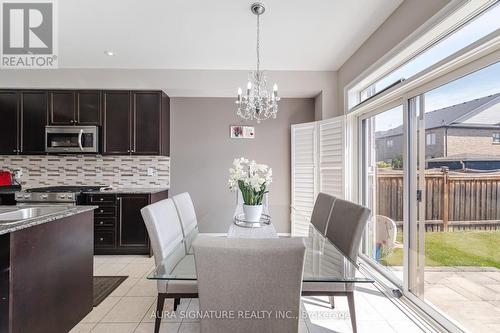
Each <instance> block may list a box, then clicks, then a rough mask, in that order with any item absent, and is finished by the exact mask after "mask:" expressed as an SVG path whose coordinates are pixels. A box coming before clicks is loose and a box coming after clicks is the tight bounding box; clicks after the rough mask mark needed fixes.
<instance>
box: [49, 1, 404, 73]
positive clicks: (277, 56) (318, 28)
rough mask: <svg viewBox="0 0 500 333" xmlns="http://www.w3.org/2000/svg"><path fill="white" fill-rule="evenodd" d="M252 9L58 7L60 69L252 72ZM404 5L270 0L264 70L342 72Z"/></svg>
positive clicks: (228, 5) (208, 5)
mask: <svg viewBox="0 0 500 333" xmlns="http://www.w3.org/2000/svg"><path fill="white" fill-rule="evenodd" d="M251 2H252V0H215V1H207V0H190V1H187V0H147V1H144V0H143V1H140V0H106V1H102V0H86V1H81V0H64V1H58V2H57V3H58V4H57V6H58V11H59V15H58V17H59V21H58V26H59V28H58V34H59V67H60V68H61V67H62V68H163V69H215V70H243V69H244V70H247V69H251V68H253V67H254V66H255V26H256V18H255V16H254V15H253V14H251V12H250V9H249V7H250V4H251ZM401 2H402V0H308V1H303V0H302V1H298V0H266V1H265V2H264V3H265V5H266V13H265V14H264V15H263V16H262V17H261V27H262V34H261V39H262V44H261V49H262V53H261V54H262V67H263V68H264V69H269V70H293V71H295V70H305V71H334V70H337V69H338V68H339V67H340V66H341V65H342V64H343V63H344V62H345V61H346V60H347V59H348V58H349V57H350V56H351V55H352V54H353V53H354V51H356V49H357V48H358V47H359V46H361V44H362V43H363V42H364V41H365V40H366V39H367V38H368V37H369V36H370V35H371V34H372V33H373V32H374V31H375V30H376V29H377V27H378V26H380V25H381V24H382V22H384V20H385V19H386V18H387V17H388V16H389V15H390V14H391V13H392V12H393V11H394V10H395V9H396V8H397V6H398V5H399V4H400V3H401ZM106 50H111V51H113V52H115V53H116V55H115V56H108V55H106V54H105V53H104V52H105V51H106Z"/></svg>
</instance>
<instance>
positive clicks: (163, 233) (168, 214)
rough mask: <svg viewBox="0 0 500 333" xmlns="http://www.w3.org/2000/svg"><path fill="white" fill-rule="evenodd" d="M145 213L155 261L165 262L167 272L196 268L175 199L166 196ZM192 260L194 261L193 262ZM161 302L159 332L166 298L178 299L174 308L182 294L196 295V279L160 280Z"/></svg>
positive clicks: (159, 294) (144, 210) (157, 262)
mask: <svg viewBox="0 0 500 333" xmlns="http://www.w3.org/2000/svg"><path fill="white" fill-rule="evenodd" d="M141 214H142V217H143V219H144V222H145V224H146V228H147V230H148V234H149V238H150V241H151V247H152V248H153V255H154V259H155V264H156V266H157V267H158V266H159V265H160V264H161V263H165V268H166V270H168V271H169V272H166V273H172V272H174V273H178V274H182V273H186V274H194V272H190V271H185V270H189V269H191V270H193V265H192V262H193V260H194V258H193V256H192V255H188V254H187V253H186V248H185V246H184V238H183V235H182V230H181V222H180V221H179V217H178V216H177V210H176V209H175V205H174V202H173V201H172V199H165V200H161V201H158V202H155V203H154V204H151V205H149V206H146V207H144V208H142V209H141ZM190 263H191V264H190ZM157 283H158V286H157V287H158V302H157V308H156V320H155V333H157V332H159V330H160V322H161V314H162V311H163V306H164V304H165V299H166V298H173V299H174V311H175V310H176V309H177V305H178V304H179V302H180V299H181V298H191V297H196V295H197V293H198V288H197V285H196V281H189V282H188V281H166V280H158V282H157Z"/></svg>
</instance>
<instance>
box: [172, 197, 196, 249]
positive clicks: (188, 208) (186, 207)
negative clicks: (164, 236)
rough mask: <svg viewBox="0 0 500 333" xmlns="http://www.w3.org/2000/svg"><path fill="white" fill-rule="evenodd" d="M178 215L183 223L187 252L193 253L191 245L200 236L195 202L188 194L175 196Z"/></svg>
mask: <svg viewBox="0 0 500 333" xmlns="http://www.w3.org/2000/svg"><path fill="white" fill-rule="evenodd" d="M172 199H173V200H174V204H175V208H176V209H177V214H178V215H179V219H180V221H181V227H182V234H183V236H184V245H185V246H186V252H187V253H192V250H191V244H192V243H193V240H194V239H195V238H196V237H197V236H198V220H197V218H196V211H195V209H194V205H193V201H192V200H191V196H190V195H189V193H188V192H184V193H181V194H178V195H175V196H174V197H173V198H172Z"/></svg>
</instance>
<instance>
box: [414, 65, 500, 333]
mask: <svg viewBox="0 0 500 333" xmlns="http://www.w3.org/2000/svg"><path fill="white" fill-rule="evenodd" d="M408 103H409V104H408V105H409V108H408V109H409V119H410V121H413V123H414V124H415V126H409V128H408V130H409V131H413V133H410V135H409V137H410V138H412V139H411V140H410V143H409V144H410V146H412V145H413V146H414V147H415V149H414V156H415V155H416V158H415V159H414V160H415V161H416V163H414V165H412V166H410V168H409V176H410V177H412V178H413V179H414V180H415V181H414V184H415V186H416V189H415V190H416V191H415V193H416V196H415V199H416V200H415V201H412V200H411V199H410V205H411V206H410V209H409V211H410V219H409V231H410V232H409V236H410V237H409V243H408V245H409V247H408V249H409V267H408V270H409V275H408V280H409V281H408V282H409V283H408V292H409V294H410V295H411V296H413V297H415V298H416V299H418V300H420V301H422V302H424V303H425V304H426V305H428V306H429V307H431V308H432V309H433V310H435V311H437V312H439V313H440V314H441V315H443V316H446V317H447V318H448V319H450V320H452V321H455V322H456V323H457V324H458V325H459V326H461V327H464V328H466V329H467V330H469V331H471V332H482V331H495V329H498V328H499V327H500V62H498V63H496V64H493V65H490V66H488V67H485V68H483V69H480V70H478V71H476V72H473V73H471V74H468V75H466V76H463V77H461V78H460V79H457V80H454V81H451V82H449V83H447V84H444V85H441V86H439V87H436V88H434V89H431V90H428V91H425V92H423V93H420V94H419V95H417V96H415V97H413V98H411V99H410V100H409V101H408ZM410 151H411V149H410ZM409 158H410V159H411V156H410V157H409ZM410 184H411V182H410ZM409 190H410V191H413V189H412V188H410V189H409ZM410 198H411V195H410ZM466 313H469V314H471V315H464V314H466Z"/></svg>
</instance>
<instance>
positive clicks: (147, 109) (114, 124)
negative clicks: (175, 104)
mask: <svg viewBox="0 0 500 333" xmlns="http://www.w3.org/2000/svg"><path fill="white" fill-rule="evenodd" d="M103 96H104V97H103V99H104V103H103V104H104V150H103V153H104V154H131V155H166V156H168V155H169V153H170V141H169V138H170V100H169V97H168V96H167V95H166V94H165V93H163V92H161V91H132V92H123V91H109V92H104V93H103Z"/></svg>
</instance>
